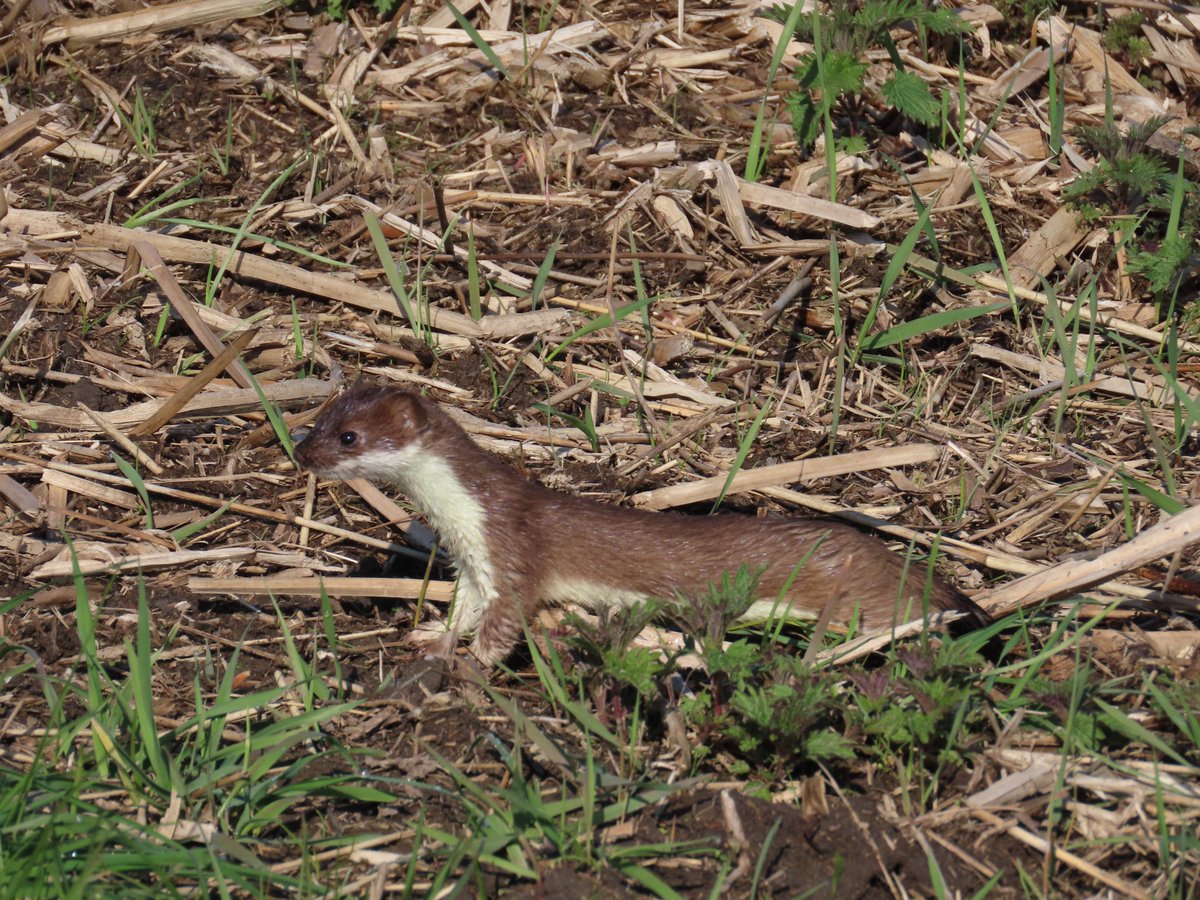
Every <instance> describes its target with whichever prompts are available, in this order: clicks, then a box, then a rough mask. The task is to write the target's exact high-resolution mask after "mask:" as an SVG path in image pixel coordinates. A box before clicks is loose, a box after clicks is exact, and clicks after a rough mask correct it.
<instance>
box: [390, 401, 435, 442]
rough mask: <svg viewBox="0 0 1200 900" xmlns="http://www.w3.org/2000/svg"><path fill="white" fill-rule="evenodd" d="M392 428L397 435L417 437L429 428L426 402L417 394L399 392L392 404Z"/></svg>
mask: <svg viewBox="0 0 1200 900" xmlns="http://www.w3.org/2000/svg"><path fill="white" fill-rule="evenodd" d="M391 415H392V426H393V427H394V428H395V433H396V434H397V435H404V436H407V437H409V438H413V437H416V436H417V435H419V434H421V433H422V432H423V431H425V429H427V428H428V427H429V413H428V411H427V410H426V409H425V402H424V401H423V400H422V399H421V398H420V397H418V396H417V395H416V394H410V393H409V392H408V391H397V392H396V394H395V396H394V397H393V399H392V404H391Z"/></svg>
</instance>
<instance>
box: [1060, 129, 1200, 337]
mask: <svg viewBox="0 0 1200 900" xmlns="http://www.w3.org/2000/svg"><path fill="white" fill-rule="evenodd" d="M1168 121H1170V117H1169V116H1152V117H1150V118H1149V119H1146V121H1145V122H1140V123H1134V124H1131V125H1130V126H1129V127H1128V129H1127V130H1126V131H1125V132H1124V133H1122V132H1121V131H1120V130H1119V129H1118V128H1117V127H1116V126H1115V125H1113V124H1106V125H1088V126H1080V127H1079V128H1076V129H1075V130H1074V134H1075V136H1076V137H1078V138H1079V140H1080V141H1081V142H1082V143H1083V145H1084V146H1085V147H1087V148H1088V149H1089V150H1090V151H1092V152H1093V153H1095V154H1096V155H1097V156H1098V157H1099V158H1100V159H1099V161H1098V162H1097V163H1096V165H1095V166H1094V167H1093V168H1092V169H1091V170H1090V171H1088V172H1084V173H1083V174H1081V175H1079V176H1078V177H1077V178H1076V179H1075V181H1074V183H1073V184H1072V185H1071V186H1070V187H1069V188H1068V189H1067V190H1066V191H1065V192H1064V195H1063V196H1064V198H1065V199H1066V201H1067V202H1068V203H1069V204H1071V205H1072V206H1073V207H1074V208H1075V209H1077V210H1078V211H1079V213H1080V215H1081V216H1082V217H1083V219H1084V220H1085V221H1087V222H1101V221H1103V222H1105V223H1106V224H1107V226H1108V228H1109V229H1110V230H1111V231H1112V232H1113V234H1114V237H1115V239H1116V241H1117V244H1118V246H1121V245H1124V246H1125V247H1127V248H1128V249H1129V271H1130V272H1132V273H1134V274H1140V275H1141V276H1143V277H1144V278H1145V279H1146V281H1147V283H1148V286H1149V288H1150V292H1151V294H1153V296H1154V298H1155V300H1156V301H1157V302H1158V304H1159V311H1160V313H1161V314H1165V313H1166V311H1167V309H1168V308H1169V304H1170V301H1171V299H1172V297H1173V296H1174V295H1175V294H1176V292H1177V291H1178V290H1179V288H1180V287H1181V286H1182V284H1183V282H1184V281H1185V280H1188V279H1190V278H1194V277H1195V274H1196V272H1197V270H1198V269H1200V254H1198V253H1197V251H1196V246H1195V245H1196V238H1197V235H1200V202H1197V200H1196V191H1197V186H1196V185H1195V184H1194V183H1192V182H1190V181H1188V180H1187V179H1186V178H1184V175H1183V168H1182V161H1181V164H1180V167H1179V168H1178V169H1177V170H1175V171H1172V170H1171V168H1170V166H1168V165H1167V163H1166V162H1165V161H1164V160H1163V159H1162V158H1161V157H1159V156H1158V155H1157V154H1155V153H1154V152H1152V151H1151V150H1150V148H1149V146H1148V142H1149V140H1150V139H1151V138H1152V137H1153V136H1154V135H1155V133H1157V132H1158V130H1159V129H1160V128H1162V127H1163V126H1164V125H1165V124H1166V123H1167V122H1168Z"/></svg>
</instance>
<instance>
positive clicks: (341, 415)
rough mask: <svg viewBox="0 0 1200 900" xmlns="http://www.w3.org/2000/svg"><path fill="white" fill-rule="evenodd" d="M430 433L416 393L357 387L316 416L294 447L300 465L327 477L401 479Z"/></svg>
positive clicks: (422, 402)
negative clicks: (305, 434)
mask: <svg viewBox="0 0 1200 900" xmlns="http://www.w3.org/2000/svg"><path fill="white" fill-rule="evenodd" d="M428 430H429V413H428V410H427V409H426V407H425V405H424V401H423V400H421V398H420V397H418V396H417V395H416V394H411V393H409V392H408V391H405V390H402V389H400V388H396V387H387V386H384V385H374V384H358V385H355V386H354V387H352V388H350V390H348V391H346V392H345V393H344V394H342V395H341V396H339V397H338V398H337V399H335V400H334V401H333V402H332V403H330V404H329V406H328V407H327V408H326V409H325V411H324V412H323V413H321V415H320V417H319V418H318V419H317V421H316V423H315V424H314V425H313V427H312V430H311V431H309V433H308V435H307V436H306V437H305V438H304V440H303V441H301V442H300V444H299V445H298V446H297V447H296V459H297V461H298V462H299V463H300V465H302V466H304V467H305V468H307V469H312V470H313V471H314V472H316V473H317V474H318V475H321V476H324V477H326V478H341V479H347V478H369V479H371V480H374V481H396V480H399V479H402V478H403V476H404V472H405V470H406V469H407V468H408V467H409V465H410V462H411V460H412V459H413V458H414V456H415V455H416V454H417V453H419V451H420V449H421V444H422V441H423V439H424V437H425V435H426V433H427V432H428Z"/></svg>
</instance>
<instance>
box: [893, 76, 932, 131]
mask: <svg viewBox="0 0 1200 900" xmlns="http://www.w3.org/2000/svg"><path fill="white" fill-rule="evenodd" d="M883 96H884V97H885V98H887V101H888V102H889V103H891V104H892V106H894V107H896V109H898V110H899V111H900V112H902V113H904V115H906V116H908V117H909V118H910V119H914V120H915V121H917V122H920V123H921V124H923V125H932V124H934V122H936V121H937V117H938V112H939V111H940V109H941V106H940V105H939V104H938V101H937V98H935V97H934V96H933V94H932V93H930V91H929V85H927V84H926V83H925V82H924V81H923V80H922V79H921V77H920V76H919V75H917V74H915V73H913V72H897V73H896V74H895V75H893V76H892V77H891V78H889V79H888V80H887V81H885V82H884V83H883Z"/></svg>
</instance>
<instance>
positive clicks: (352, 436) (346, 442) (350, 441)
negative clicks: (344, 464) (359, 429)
mask: <svg viewBox="0 0 1200 900" xmlns="http://www.w3.org/2000/svg"><path fill="white" fill-rule="evenodd" d="M338 440H339V441H341V443H342V446H343V447H353V446H354V445H355V444H357V443H358V434H357V433H356V432H353V431H343V432H342V433H341V436H340V437H338Z"/></svg>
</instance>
